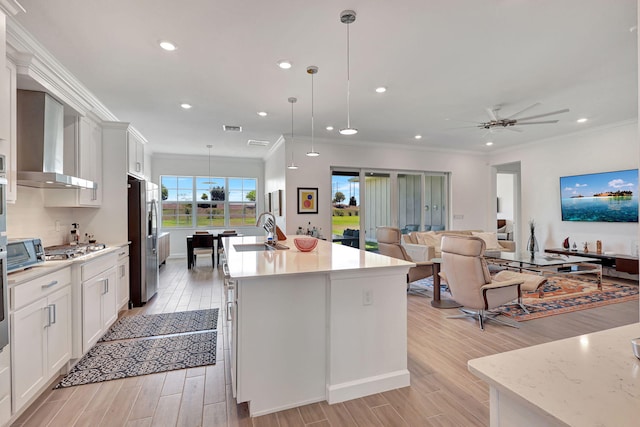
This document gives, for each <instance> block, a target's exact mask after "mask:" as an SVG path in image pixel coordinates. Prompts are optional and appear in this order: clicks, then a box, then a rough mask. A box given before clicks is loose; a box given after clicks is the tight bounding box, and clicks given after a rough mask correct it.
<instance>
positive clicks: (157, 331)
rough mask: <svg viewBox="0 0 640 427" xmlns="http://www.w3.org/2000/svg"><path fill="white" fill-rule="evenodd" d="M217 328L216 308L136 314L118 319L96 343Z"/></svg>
mask: <svg viewBox="0 0 640 427" xmlns="http://www.w3.org/2000/svg"><path fill="white" fill-rule="evenodd" d="M217 326H218V309H217V308H212V309H208V310H193V311H178V312H176V313H161V314H137V315H133V316H124V317H121V318H120V319H118V320H117V321H116V323H114V324H113V326H111V328H110V329H109V330H108V331H107V333H106V334H104V336H103V337H102V338H100V341H98V342H105V341H115V340H122V339H131V338H142V337H155V336H158V335H170V334H180V333H183V332H195V331H206V330H210V329H217Z"/></svg>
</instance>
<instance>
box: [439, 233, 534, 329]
mask: <svg viewBox="0 0 640 427" xmlns="http://www.w3.org/2000/svg"><path fill="white" fill-rule="evenodd" d="M484 250H485V242H484V240H482V239H481V238H479V237H475V236H447V235H445V236H443V237H442V263H441V267H440V268H441V271H442V277H443V278H444V279H445V280H446V282H447V284H448V285H449V289H450V290H451V295H452V297H453V299H455V300H456V302H458V303H459V304H461V305H462V306H463V307H462V308H461V309H460V311H462V312H463V313H464V314H462V315H458V316H449V317H450V318H465V317H471V318H475V319H477V320H478V321H479V323H480V329H482V330H484V322H485V321H487V320H494V321H496V322H499V323H502V324H505V325H507V326H511V327H514V328H518V327H519V326H518V325H517V324H515V323H511V322H507V321H505V320H501V319H499V318H498V317H497V316H498V315H499V314H500V313H492V312H490V311H489V310H492V309H494V308H496V307H499V306H501V305H503V304H506V303H509V302H511V301H514V300H518V299H519V298H520V296H521V294H520V292H521V291H520V285H521V284H522V283H523V282H524V280H523V278H521V277H518V278H514V279H511V280H504V281H494V280H492V278H491V275H490V274H489V269H488V268H487V263H486V261H485V259H484Z"/></svg>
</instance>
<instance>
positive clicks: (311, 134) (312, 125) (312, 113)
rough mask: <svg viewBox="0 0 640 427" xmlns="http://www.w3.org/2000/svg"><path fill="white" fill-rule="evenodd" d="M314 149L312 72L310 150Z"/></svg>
mask: <svg viewBox="0 0 640 427" xmlns="http://www.w3.org/2000/svg"><path fill="white" fill-rule="evenodd" d="M315 151H316V150H314V148H313V74H311V152H312V153H314V152H315Z"/></svg>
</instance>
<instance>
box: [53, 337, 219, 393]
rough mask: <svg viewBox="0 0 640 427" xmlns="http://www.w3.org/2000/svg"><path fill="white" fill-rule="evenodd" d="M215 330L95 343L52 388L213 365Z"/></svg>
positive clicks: (214, 360) (214, 357)
mask: <svg viewBox="0 0 640 427" xmlns="http://www.w3.org/2000/svg"><path fill="white" fill-rule="evenodd" d="M216 340H217V332H216V331H207V332H196V333H190V334H184V335H175V336H170V337H160V338H147V339H139V340H133V341H122V342H114V343H98V344H96V345H95V346H93V348H91V350H89V352H87V354H85V355H84V357H82V359H80V361H79V362H78V363H77V364H76V366H74V367H73V369H72V370H71V372H69V374H67V375H66V376H65V377H64V378H63V379H62V381H60V383H58V385H56V386H55V388H63V387H71V386H76V385H82V384H89V383H97V382H102V381H109V380H115V379H119V378H126V377H135V376H138V375H147V374H154V373H157V372H165V371H172V370H175V369H185V368H194V367H197V366H204V365H213V364H215V363H216Z"/></svg>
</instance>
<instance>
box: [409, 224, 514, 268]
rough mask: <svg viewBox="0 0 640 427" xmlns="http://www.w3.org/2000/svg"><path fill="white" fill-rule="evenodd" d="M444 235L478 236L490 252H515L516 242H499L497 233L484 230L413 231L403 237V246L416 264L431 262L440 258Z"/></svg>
mask: <svg viewBox="0 0 640 427" xmlns="http://www.w3.org/2000/svg"><path fill="white" fill-rule="evenodd" d="M444 235H456V236H477V237H480V238H481V239H482V240H484V241H485V243H486V250H488V251H502V252H514V251H515V249H516V244H515V242H513V241H511V240H498V236H497V235H496V233H495V232H485V231H482V230H442V231H413V232H411V233H408V234H404V235H403V236H402V246H404V248H405V250H406V251H407V253H408V254H409V256H410V257H411V259H412V260H414V261H415V262H421V261H429V260H430V259H432V258H440V255H441V254H440V242H441V240H442V236H444Z"/></svg>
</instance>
